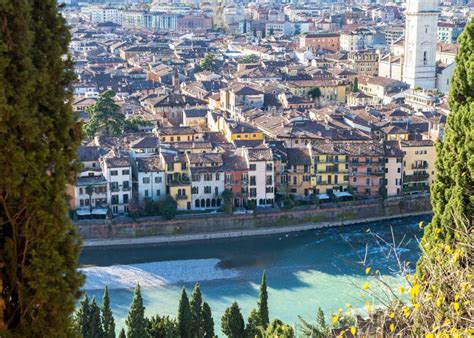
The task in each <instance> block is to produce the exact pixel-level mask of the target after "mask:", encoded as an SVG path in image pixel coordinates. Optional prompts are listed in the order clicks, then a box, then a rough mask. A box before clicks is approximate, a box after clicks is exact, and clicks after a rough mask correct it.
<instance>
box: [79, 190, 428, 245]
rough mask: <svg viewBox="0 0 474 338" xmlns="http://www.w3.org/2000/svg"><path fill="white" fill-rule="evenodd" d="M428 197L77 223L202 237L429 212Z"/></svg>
mask: <svg viewBox="0 0 474 338" xmlns="http://www.w3.org/2000/svg"><path fill="white" fill-rule="evenodd" d="M430 210H431V204H430V200H429V197H427V196H417V197H413V198H403V199H389V200H375V201H364V202H350V203H340V204H336V205H333V206H330V207H324V208H319V209H317V208H315V207H312V208H306V209H292V210H285V211H283V210H258V211H257V212H256V213H254V214H243V215H234V214H232V215H229V214H222V213H220V214H200V215H188V216H185V217H179V218H177V219H174V220H170V221H167V220H161V219H159V218H142V219H137V220H131V219H113V220H104V221H82V222H78V223H75V224H76V226H77V229H78V231H79V233H80V234H81V236H82V237H83V238H84V239H106V238H131V237H145V236H160V235H185V234H202V233H212V232H222V231H237V230H249V229H259V228H266V227H280V226H281V227H285V226H291V225H299V224H306V223H315V224H317V223H321V226H323V224H324V223H327V222H331V221H350V220H354V221H356V220H361V219H366V218H373V217H385V216H386V217H393V216H398V215H399V216H403V215H404V214H410V213H416V212H423V211H430Z"/></svg>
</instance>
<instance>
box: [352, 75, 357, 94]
mask: <svg viewBox="0 0 474 338" xmlns="http://www.w3.org/2000/svg"><path fill="white" fill-rule="evenodd" d="M358 91H359V79H358V78H355V79H354V82H353V83H352V92H353V93H357V92H358Z"/></svg>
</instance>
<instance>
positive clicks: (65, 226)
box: [0, 0, 83, 337]
mask: <svg viewBox="0 0 474 338" xmlns="http://www.w3.org/2000/svg"><path fill="white" fill-rule="evenodd" d="M69 41H70V34H69V31H68V28H67V25H66V23H65V20H64V18H63V17H62V15H61V14H60V13H59V12H58V5H57V1H56V0H41V1H40V0H4V1H1V2H0V50H1V52H0V121H1V122H0V149H1V151H0V234H1V235H0V237H1V239H0V276H2V283H0V286H1V290H0V297H1V298H0V311H1V312H2V316H0V327H3V328H5V330H6V331H5V332H3V333H4V335H6V336H10V335H14V336H25V337H52V336H55V337H65V336H67V335H68V333H67V332H68V331H69V330H70V329H71V328H72V327H73V316H72V314H73V312H74V309H75V304H76V300H77V299H78V298H79V297H80V293H79V289H80V287H81V285H82V283H83V276H82V275H81V273H80V272H78V270H77V267H78V255H79V251H80V238H79V237H78V236H77V234H76V230H75V228H74V227H73V226H72V225H71V223H70V220H69V217H68V215H67V203H66V200H65V196H66V184H67V183H68V182H69V181H70V180H71V179H72V178H73V177H74V176H75V175H74V174H73V172H74V159H75V158H76V150H77V146H78V145H79V142H80V136H81V135H80V128H79V125H78V124H77V121H76V120H75V117H74V114H73V112H72V106H71V100H72V83H73V81H74V78H75V76H74V69H73V63H72V61H71V58H70V57H69V56H68V46H69Z"/></svg>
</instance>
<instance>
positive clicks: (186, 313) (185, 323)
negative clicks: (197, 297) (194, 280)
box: [178, 288, 193, 338]
mask: <svg viewBox="0 0 474 338" xmlns="http://www.w3.org/2000/svg"><path fill="white" fill-rule="evenodd" d="M192 323H193V316H192V313H191V307H190V305H189V299H188V295H187V294H186V290H185V289H184V288H183V291H182V293H181V299H180V300H179V309H178V328H179V334H180V336H181V338H190V337H192V325H193V324H192Z"/></svg>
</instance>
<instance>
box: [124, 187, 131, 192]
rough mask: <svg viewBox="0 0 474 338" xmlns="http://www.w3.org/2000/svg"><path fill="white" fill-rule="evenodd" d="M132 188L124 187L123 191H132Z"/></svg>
mask: <svg viewBox="0 0 474 338" xmlns="http://www.w3.org/2000/svg"><path fill="white" fill-rule="evenodd" d="M131 189H132V188H130V187H122V191H130V190H131Z"/></svg>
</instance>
